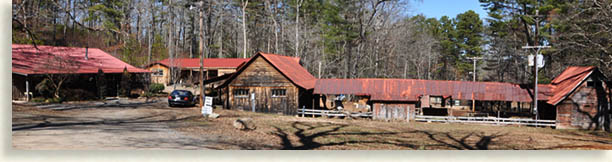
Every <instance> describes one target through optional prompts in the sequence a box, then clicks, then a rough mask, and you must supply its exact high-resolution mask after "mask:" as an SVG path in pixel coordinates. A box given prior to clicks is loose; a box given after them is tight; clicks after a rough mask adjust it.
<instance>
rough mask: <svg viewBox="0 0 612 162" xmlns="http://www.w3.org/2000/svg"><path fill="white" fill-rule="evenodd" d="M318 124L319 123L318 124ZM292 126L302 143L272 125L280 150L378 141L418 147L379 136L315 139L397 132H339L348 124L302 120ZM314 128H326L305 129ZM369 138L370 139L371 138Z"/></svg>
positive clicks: (413, 147)
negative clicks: (313, 122) (367, 138)
mask: <svg viewBox="0 0 612 162" xmlns="http://www.w3.org/2000/svg"><path fill="white" fill-rule="evenodd" d="M319 125H320V124H319ZM291 126H292V128H294V129H297V131H295V132H294V133H293V135H295V136H297V137H298V138H299V142H300V143H301V144H302V145H296V144H294V143H293V142H292V141H291V140H290V139H289V136H290V135H289V134H287V132H285V131H283V129H281V128H279V127H276V126H275V127H274V128H275V129H276V132H273V133H272V134H273V135H276V136H277V137H279V138H280V139H281V145H282V147H281V149H282V150H312V149H317V148H321V147H324V146H342V145H347V144H367V143H378V144H381V143H382V144H391V145H396V146H400V147H409V148H412V149H416V148H418V146H416V145H411V144H403V143H394V141H395V142H397V140H389V141H385V140H382V139H380V138H375V137H372V138H373V139H374V140H367V141H361V140H344V141H340V142H318V141H316V139H317V138H319V137H325V136H333V135H358V136H368V135H393V134H398V133H397V132H381V133H372V132H339V130H341V129H342V128H345V127H347V126H348V125H335V124H323V125H321V126H315V124H310V123H304V122H293V123H292V124H291ZM315 129H327V130H323V131H319V132H316V133H313V134H309V133H307V131H314V130H315ZM372 138H370V139H372Z"/></svg>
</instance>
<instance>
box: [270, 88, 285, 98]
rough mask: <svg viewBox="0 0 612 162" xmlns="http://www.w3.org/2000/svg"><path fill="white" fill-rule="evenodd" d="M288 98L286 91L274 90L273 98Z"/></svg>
mask: <svg viewBox="0 0 612 162" xmlns="http://www.w3.org/2000/svg"><path fill="white" fill-rule="evenodd" d="M285 96H287V90H286V89H272V97H285Z"/></svg>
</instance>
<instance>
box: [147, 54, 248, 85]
mask: <svg viewBox="0 0 612 162" xmlns="http://www.w3.org/2000/svg"><path fill="white" fill-rule="evenodd" d="M246 61H248V59H243V58H207V59H204V67H203V68H204V71H205V74H204V75H205V76H206V77H208V78H209V79H212V78H215V77H218V76H222V75H225V74H230V73H233V72H236V69H237V68H238V66H240V65H241V64H243V63H245V62H246ZM171 65H172V67H174V68H176V69H175V70H176V72H175V73H174V75H175V76H173V77H172V78H173V80H174V81H176V82H177V83H188V84H193V83H195V82H197V81H199V76H200V59H199V58H177V59H174V61H172V62H170V60H169V59H164V60H161V61H157V62H154V63H151V64H150V65H148V66H147V68H146V69H147V70H149V71H151V72H152V73H151V82H152V83H160V84H164V85H169V84H171V81H170V76H171V73H170V66H171Z"/></svg>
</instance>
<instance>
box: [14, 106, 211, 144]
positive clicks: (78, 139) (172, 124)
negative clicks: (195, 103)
mask: <svg viewBox="0 0 612 162" xmlns="http://www.w3.org/2000/svg"><path fill="white" fill-rule="evenodd" d="M62 107H66V109H62ZM198 113H199V110H198V109H197V108H195V107H190V108H170V107H167V103H166V101H164V100H163V99H161V100H160V99H158V100H156V101H148V102H145V101H125V102H124V101H115V102H110V103H102V104H100V103H94V102H90V103H73V104H61V105H51V106H50V105H44V106H35V105H21V104H13V114H12V115H13V123H12V124H13V131H12V145H13V148H14V149H24V150H83V149H85V150H88V149H89V150H92V149H93V150H108V149H130V150H131V149H208V148H213V147H210V146H211V144H213V143H214V138H212V137H207V136H206V135H201V136H197V137H194V136H187V135H185V134H183V133H181V132H178V131H176V130H174V128H180V127H182V122H180V121H182V120H189V119H194V118H198V117H200V114H198Z"/></svg>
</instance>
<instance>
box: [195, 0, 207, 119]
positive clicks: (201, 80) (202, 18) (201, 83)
mask: <svg viewBox="0 0 612 162" xmlns="http://www.w3.org/2000/svg"><path fill="white" fill-rule="evenodd" d="M195 5H196V6H197V7H196V8H197V9H198V11H199V12H200V23H199V25H200V33H199V35H200V78H199V80H200V107H204V99H205V93H204V56H205V55H204V52H205V51H206V50H205V49H204V48H205V47H204V11H203V10H204V8H203V6H204V0H202V1H200V2H196V3H195Z"/></svg>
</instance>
